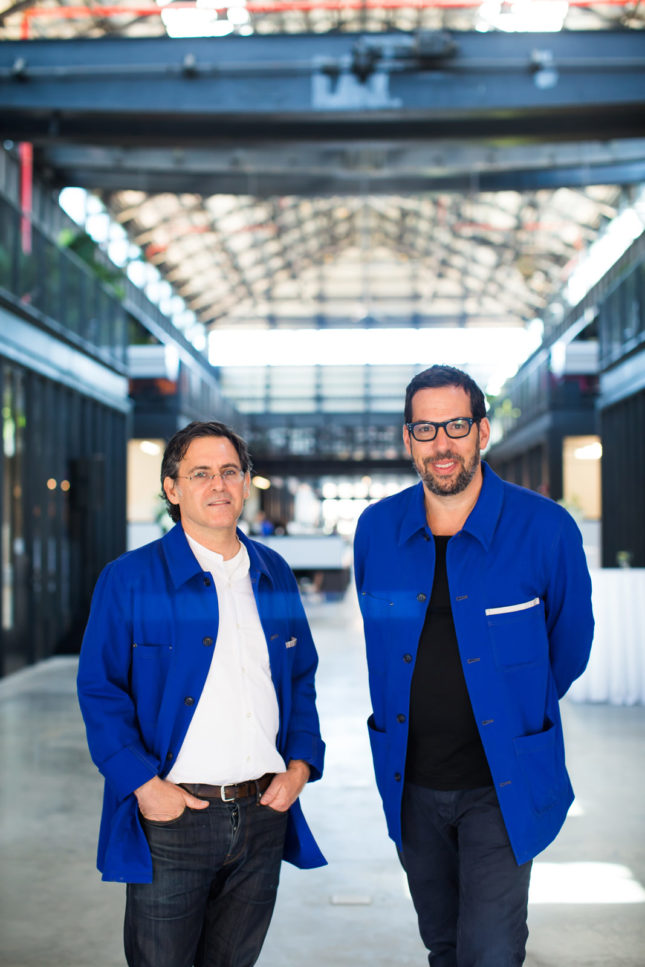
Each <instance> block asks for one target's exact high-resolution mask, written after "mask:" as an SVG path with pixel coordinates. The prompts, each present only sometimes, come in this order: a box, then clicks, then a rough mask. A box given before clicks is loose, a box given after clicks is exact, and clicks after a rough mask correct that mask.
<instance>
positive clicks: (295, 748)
mask: <svg viewBox="0 0 645 967" xmlns="http://www.w3.org/2000/svg"><path fill="white" fill-rule="evenodd" d="M291 759H303V760H304V762H306V763H307V765H308V766H309V768H310V769H311V774H310V776H309V782H315V780H316V779H320V777H321V776H322V772H323V763H324V760H325V743H324V742H323V740H322V739H321V738H320V737H319V736H315V735H310V734H308V733H305V732H302V733H299V734H296V735H292V736H290V737H289V740H288V742H287V747H286V750H285V754H284V760H285V762H286V763H287V765H288V764H289V762H290V761H291Z"/></svg>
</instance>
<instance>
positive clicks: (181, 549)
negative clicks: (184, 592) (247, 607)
mask: <svg viewBox="0 0 645 967" xmlns="http://www.w3.org/2000/svg"><path fill="white" fill-rule="evenodd" d="M237 536H238V537H239V539H240V541H241V542H242V543H243V544H244V546H245V547H246V549H247V552H248V555H249V564H250V574H251V580H253V576H254V573H255V579H256V580H257V575H258V573H259V572H263V573H265V574H266V575H267V576H268V577H269V578H270V577H271V575H270V573H269V570H268V567H267V565H266V562H265V561H264V559H263V558H262V557H261V555H260V554H259V553H257V552H256V551H255V544H254V542H253V541H249V540H248V538H247V537H246V536H245V534H243V533H242V531H241V530H239V528H238V531H237ZM161 547H162V550H163V555H164V557H165V559H166V566H167V567H168V570H169V572H170V577H171V579H172V583H173V584H174V586H175V587H176V588H178V587H180V586H181V585H182V584H185V583H186V582H187V581H189V580H190V579H191V578H192V577H194V576H195V575H196V574H200V575H201V574H204V571H203V570H202V568H201V565H200V564H199V561H198V560H197V558H196V557H195V555H194V554H193V552H192V551H191V549H190V545H189V543H188V541H187V539H186V535H185V533H184V529H183V527H182V526H181V521H179V522H178V523H176V524H175V526H174V527H173V528H171V530H169V531H168V533H167V534H164V536H163V537H162V538H161Z"/></svg>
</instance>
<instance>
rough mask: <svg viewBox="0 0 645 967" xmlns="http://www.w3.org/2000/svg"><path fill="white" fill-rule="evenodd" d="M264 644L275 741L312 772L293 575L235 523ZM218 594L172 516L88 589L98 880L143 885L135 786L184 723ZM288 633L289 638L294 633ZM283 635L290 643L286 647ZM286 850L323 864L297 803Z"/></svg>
mask: <svg viewBox="0 0 645 967" xmlns="http://www.w3.org/2000/svg"><path fill="white" fill-rule="evenodd" d="M238 537H239V538H240V540H241V541H242V542H243V543H244V545H245V546H246V548H247V550H248V553H249V559H250V578H251V585H252V588H253V593H254V595H255V600H256V603H257V607H258V613H259V615H260V622H261V624H262V628H263V630H264V634H265V636H266V641H267V646H268V649H269V661H270V666H271V677H272V679H273V684H274V686H275V690H276V695H277V698H278V705H279V710H280V725H279V731H278V737H277V743H276V745H277V748H278V751H279V752H280V754H281V755H282V757H283V758H284V760H285V762H286V763H288V762H289V760H290V759H304V760H305V761H306V762H308V763H309V765H310V767H311V779H312V780H313V779H318V778H320V776H321V774H322V768H323V758H324V749H325V746H324V743H323V741H322V739H321V737H320V728H319V724H318V715H317V712H316V705H315V700H316V693H315V688H314V674H315V671H316V666H317V663H318V658H317V655H316V650H315V647H314V643H313V640H312V638H311V633H310V631H309V626H308V624H307V619H306V617H305V613H304V610H303V607H302V603H301V601H300V596H299V594H298V588H297V586H296V581H295V578H294V576H293V574H292V572H291V570H290V569H289V567H288V565H287V563H286V561H284V560H283V558H282V557H280V555H279V554H276V553H275V551H272V550H270V549H269V548H268V547H265V546H264V545H263V544H258V543H256V542H255V541H252V540H249V539H248V538H247V537H246V536H245V535H244V534H243V533H241V532H239V531H238ZM217 629H218V606H217V592H216V590H215V586H214V583H213V580H212V578H211V576H210V575H209V574H208V572H206V571H202V569H201V567H200V566H199V564H198V562H197V559H196V558H195V555H194V554H193V552H192V551H191V549H190V546H189V544H188V541H187V540H186V537H185V535H184V531H183V528H182V526H181V523H179V524H177V525H176V526H175V527H174V528H173V529H172V530H171V531H169V532H168V533H167V534H166V535H165V536H164V537H162V538H161V539H160V540H157V541H153V542H152V543H151V544H147V545H146V546H145V547H141V548H138V549H137V550H134V551H130V552H129V553H127V554H124V555H123V556H122V557H120V558H118V560H116V561H113V562H112V563H111V564H108V565H107V567H106V568H105V569H104V570H103V572H102V573H101V575H100V577H99V580H98V582H97V585H96V588H95V590H94V596H93V598H92V607H91V611H90V617H89V621H88V624H87V628H86V631H85V636H84V638H83V645H82V648H81V655H80V661H79V670H78V695H79V701H80V705H81V710H82V713H83V718H84V720H85V727H86V730H87V739H88V744H89V748H90V754H91V756H92V759H93V761H94V763H95V764H96V766H97V767H98V769H99V770H100V772H101V773H102V774H103V776H104V777H105V789H104V798H103V814H102V818H101V827H100V832H99V846H98V868H99V870H101V872H102V874H103V879H104V880H121V881H124V882H128V883H148V882H150V881H151V879H152V862H151V859H150V851H149V849H148V843H147V840H146V837H145V834H144V832H143V829H142V826H141V823H140V820H139V812H138V806H137V800H136V797H135V796H134V792H133V791H134V790H135V789H137V788H138V787H139V786H141V785H143V783H144V782H147V781H148V780H149V779H152V778H153V777H154V776H161V777H162V778H163V777H164V776H165V775H166V774H167V773H168V772H169V771H170V768H171V766H172V764H173V761H174V759H175V757H176V756H177V753H178V752H179V750H180V748H181V745H182V742H183V741H184V737H185V735H186V732H187V730H188V726H189V725H190V721H191V719H192V716H193V714H194V712H195V709H196V708H197V703H198V701H199V697H200V695H201V692H202V688H203V686H204V682H205V680H206V675H207V673H208V669H209V666H210V663H211V658H212V655H213V648H214V647H215V643H216V641H217ZM294 641H295V645H294V644H293V642H294ZM287 642H289V647H287ZM284 858H285V859H286V860H288V861H289V862H291V863H293V864H294V865H296V866H299V867H301V868H309V867H315V866H323V865H324V864H325V859H324V857H323V855H322V853H321V852H320V850H319V849H318V846H317V845H316V842H315V840H314V838H313V835H312V834H311V832H310V830H309V827H308V826H307V823H306V821H305V818H304V816H303V813H302V809H301V807H300V803H299V802H298V801H296V802H295V803H294V804H293V806H292V807H291V809H290V811H289V820H288V826H287V837H286V841H285V851H284Z"/></svg>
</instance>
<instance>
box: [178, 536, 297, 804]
mask: <svg viewBox="0 0 645 967" xmlns="http://www.w3.org/2000/svg"><path fill="white" fill-rule="evenodd" d="M186 537H187V539H188V543H189V544H190V548H191V550H192V552H193V554H194V555H195V557H196V558H197V560H198V562H199V564H200V566H201V567H202V568H203V569H204V570H205V571H210V573H211V575H212V577H213V580H214V582H215V589H216V591H217V603H218V607H219V627H218V632H217V641H216V643H215V648H214V651H213V659H212V661H211V665H210V669H209V672H208V675H207V677H206V682H205V683H204V689H203V691H202V694H201V696H200V699H199V702H198V703H197V707H196V709H195V712H194V715H193V719H192V722H191V724H190V726H189V728H188V732H187V733H186V737H185V739H184V742H183V744H182V746H181V749H180V750H179V753H178V755H177V758H176V760H175V764H174V766H173V767H172V769H171V771H170V772H169V774H168V779H170V781H171V782H205V783H209V784H212V785H218V786H220V785H230V784H232V783H235V782H244V781H245V780H247V779H258V778H259V777H260V776H262V775H264V773H265V772H283V771H284V770H285V763H284V760H283V758H282V756H281V755H280V754H279V752H278V751H277V749H276V736H277V734H278V726H279V712H278V700H277V697H276V693H275V688H274V687H273V681H272V679H271V668H270V665H269V652H268V649H267V643H266V639H265V637H264V632H263V631H262V625H261V624H260V618H259V615H258V609H257V605H256V603H255V598H254V596H253V589H252V587H251V579H250V576H249V555H248V552H247V550H246V548H245V547H244V545H243V544H241V545H240V549H239V551H238V553H237V554H236V555H235V557H233V558H231V559H230V560H228V561H225V560H224V558H223V557H222V555H221V554H217V553H216V552H215V551H211V550H209V549H208V548H206V547H203V545H201V544H198V543H197V541H195V540H193V539H192V538H191V537H188V535H186Z"/></svg>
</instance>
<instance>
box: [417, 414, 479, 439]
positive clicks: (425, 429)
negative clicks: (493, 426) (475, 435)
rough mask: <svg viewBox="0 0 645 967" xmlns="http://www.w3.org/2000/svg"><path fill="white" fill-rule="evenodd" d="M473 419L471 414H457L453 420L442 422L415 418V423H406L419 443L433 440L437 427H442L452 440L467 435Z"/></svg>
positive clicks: (437, 430)
mask: <svg viewBox="0 0 645 967" xmlns="http://www.w3.org/2000/svg"><path fill="white" fill-rule="evenodd" d="M474 422H475V420H474V419H473V418H472V416H457V417H455V418H454V419H453V420H444V421H443V422H442V423H435V422H434V421H433V420H417V422H416V423H406V424H405V425H406V427H407V428H408V431H409V433H410V434H411V435H412V436H413V437H414V439H415V440H417V441H418V442H419V443H429V442H430V440H434V438H435V437H436V435H437V433H438V432H439V427H441V426H442V427H443V428H444V431H445V433H446V436H449V437H450V438H451V439H452V440H458V439H459V438H460V437H464V436H468V434H469V433H470V431H471V429H472V425H473V423H474Z"/></svg>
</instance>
